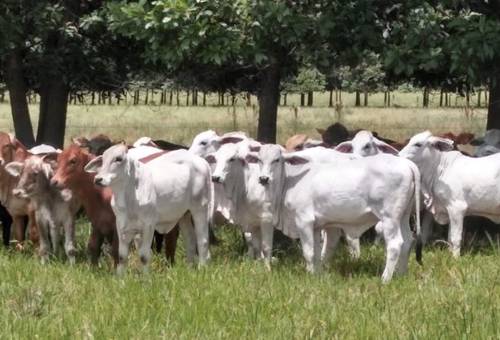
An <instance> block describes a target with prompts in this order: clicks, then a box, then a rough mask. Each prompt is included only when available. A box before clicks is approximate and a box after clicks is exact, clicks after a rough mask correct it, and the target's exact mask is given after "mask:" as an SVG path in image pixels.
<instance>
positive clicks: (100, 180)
mask: <svg viewBox="0 0 500 340" xmlns="http://www.w3.org/2000/svg"><path fill="white" fill-rule="evenodd" d="M94 183H95V184H96V185H98V186H100V187H103V186H104V179H103V178H102V177H97V176H96V177H95V178H94Z"/></svg>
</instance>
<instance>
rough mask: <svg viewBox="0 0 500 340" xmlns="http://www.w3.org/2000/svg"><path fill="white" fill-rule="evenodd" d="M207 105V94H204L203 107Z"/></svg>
mask: <svg viewBox="0 0 500 340" xmlns="http://www.w3.org/2000/svg"><path fill="white" fill-rule="evenodd" d="M206 105H207V93H206V92H203V106H206Z"/></svg>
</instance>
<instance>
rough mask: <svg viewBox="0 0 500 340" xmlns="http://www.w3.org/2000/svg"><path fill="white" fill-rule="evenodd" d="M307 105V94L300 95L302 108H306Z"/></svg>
mask: <svg viewBox="0 0 500 340" xmlns="http://www.w3.org/2000/svg"><path fill="white" fill-rule="evenodd" d="M305 103H306V100H305V94H304V93H301V94H300V106H305V105H306V104H305Z"/></svg>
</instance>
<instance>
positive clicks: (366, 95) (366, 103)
mask: <svg viewBox="0 0 500 340" xmlns="http://www.w3.org/2000/svg"><path fill="white" fill-rule="evenodd" d="M364 104H365V106H368V91H365V102H364Z"/></svg>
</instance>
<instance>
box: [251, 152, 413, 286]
mask: <svg viewBox="0 0 500 340" xmlns="http://www.w3.org/2000/svg"><path fill="white" fill-rule="evenodd" d="M313 150H314V149H313ZM259 158H260V162H261V173H260V175H261V176H264V177H268V178H269V183H272V182H276V183H279V184H277V187H276V188H275V189H274V190H275V191H276V192H279V193H280V195H276V196H275V198H276V199H278V202H275V203H274V204H273V206H274V207H279V208H276V210H275V212H274V213H275V214H279V223H278V225H277V228H278V229H281V230H284V231H285V233H286V234H287V235H290V236H292V237H293V236H294V235H298V236H299V237H300V240H301V243H302V251H303V255H304V258H305V260H306V263H307V270H308V271H310V272H315V271H317V270H318V269H319V268H318V265H319V259H320V250H321V246H320V242H321V240H320V239H321V237H320V233H321V230H322V229H325V231H326V237H327V239H326V242H328V243H330V242H336V240H338V237H339V236H340V233H339V232H340V230H339V229H342V230H344V232H345V233H346V234H348V235H350V236H351V237H355V238H357V237H359V236H360V235H361V234H362V233H363V232H364V231H365V230H367V229H368V228H369V227H371V226H372V225H373V224H375V223H377V222H378V221H380V222H381V223H380V224H379V226H380V229H381V231H382V232H383V235H384V238H385V241H386V242H385V243H386V250H387V256H386V266H385V269H384V273H383V275H382V280H383V282H388V281H389V280H390V279H391V278H392V275H393V273H394V270H397V271H398V272H401V273H403V272H405V271H406V270H407V266H408V256H409V251H410V248H411V243H412V236H411V231H410V225H409V222H410V221H409V220H410V214H411V212H412V210H413V205H412V202H413V199H414V197H415V198H416V206H417V208H418V205H419V190H420V187H419V172H418V169H417V167H416V166H415V165H413V164H412V163H411V162H408V161H406V160H404V159H401V158H398V157H395V156H393V155H386V154H380V155H376V156H373V157H370V159H368V158H357V159H352V160H350V161H348V162H343V163H342V164H332V163H324V164H319V163H314V164H310V161H309V160H308V159H306V158H303V157H300V156H297V153H289V154H283V153H282V151H281V149H280V148H279V147H278V146H272V145H269V146H266V147H262V148H261V150H260V152H259ZM287 164H288V165H287ZM290 165H292V168H294V167H298V169H293V170H291V169H290ZM419 234H420V228H419V224H418V223H417V235H418V236H419ZM327 249H331V247H327ZM329 255H330V254H325V258H324V260H328V257H329ZM419 257H420V254H419V252H418V251H417V259H418V260H420V258H419Z"/></svg>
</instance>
